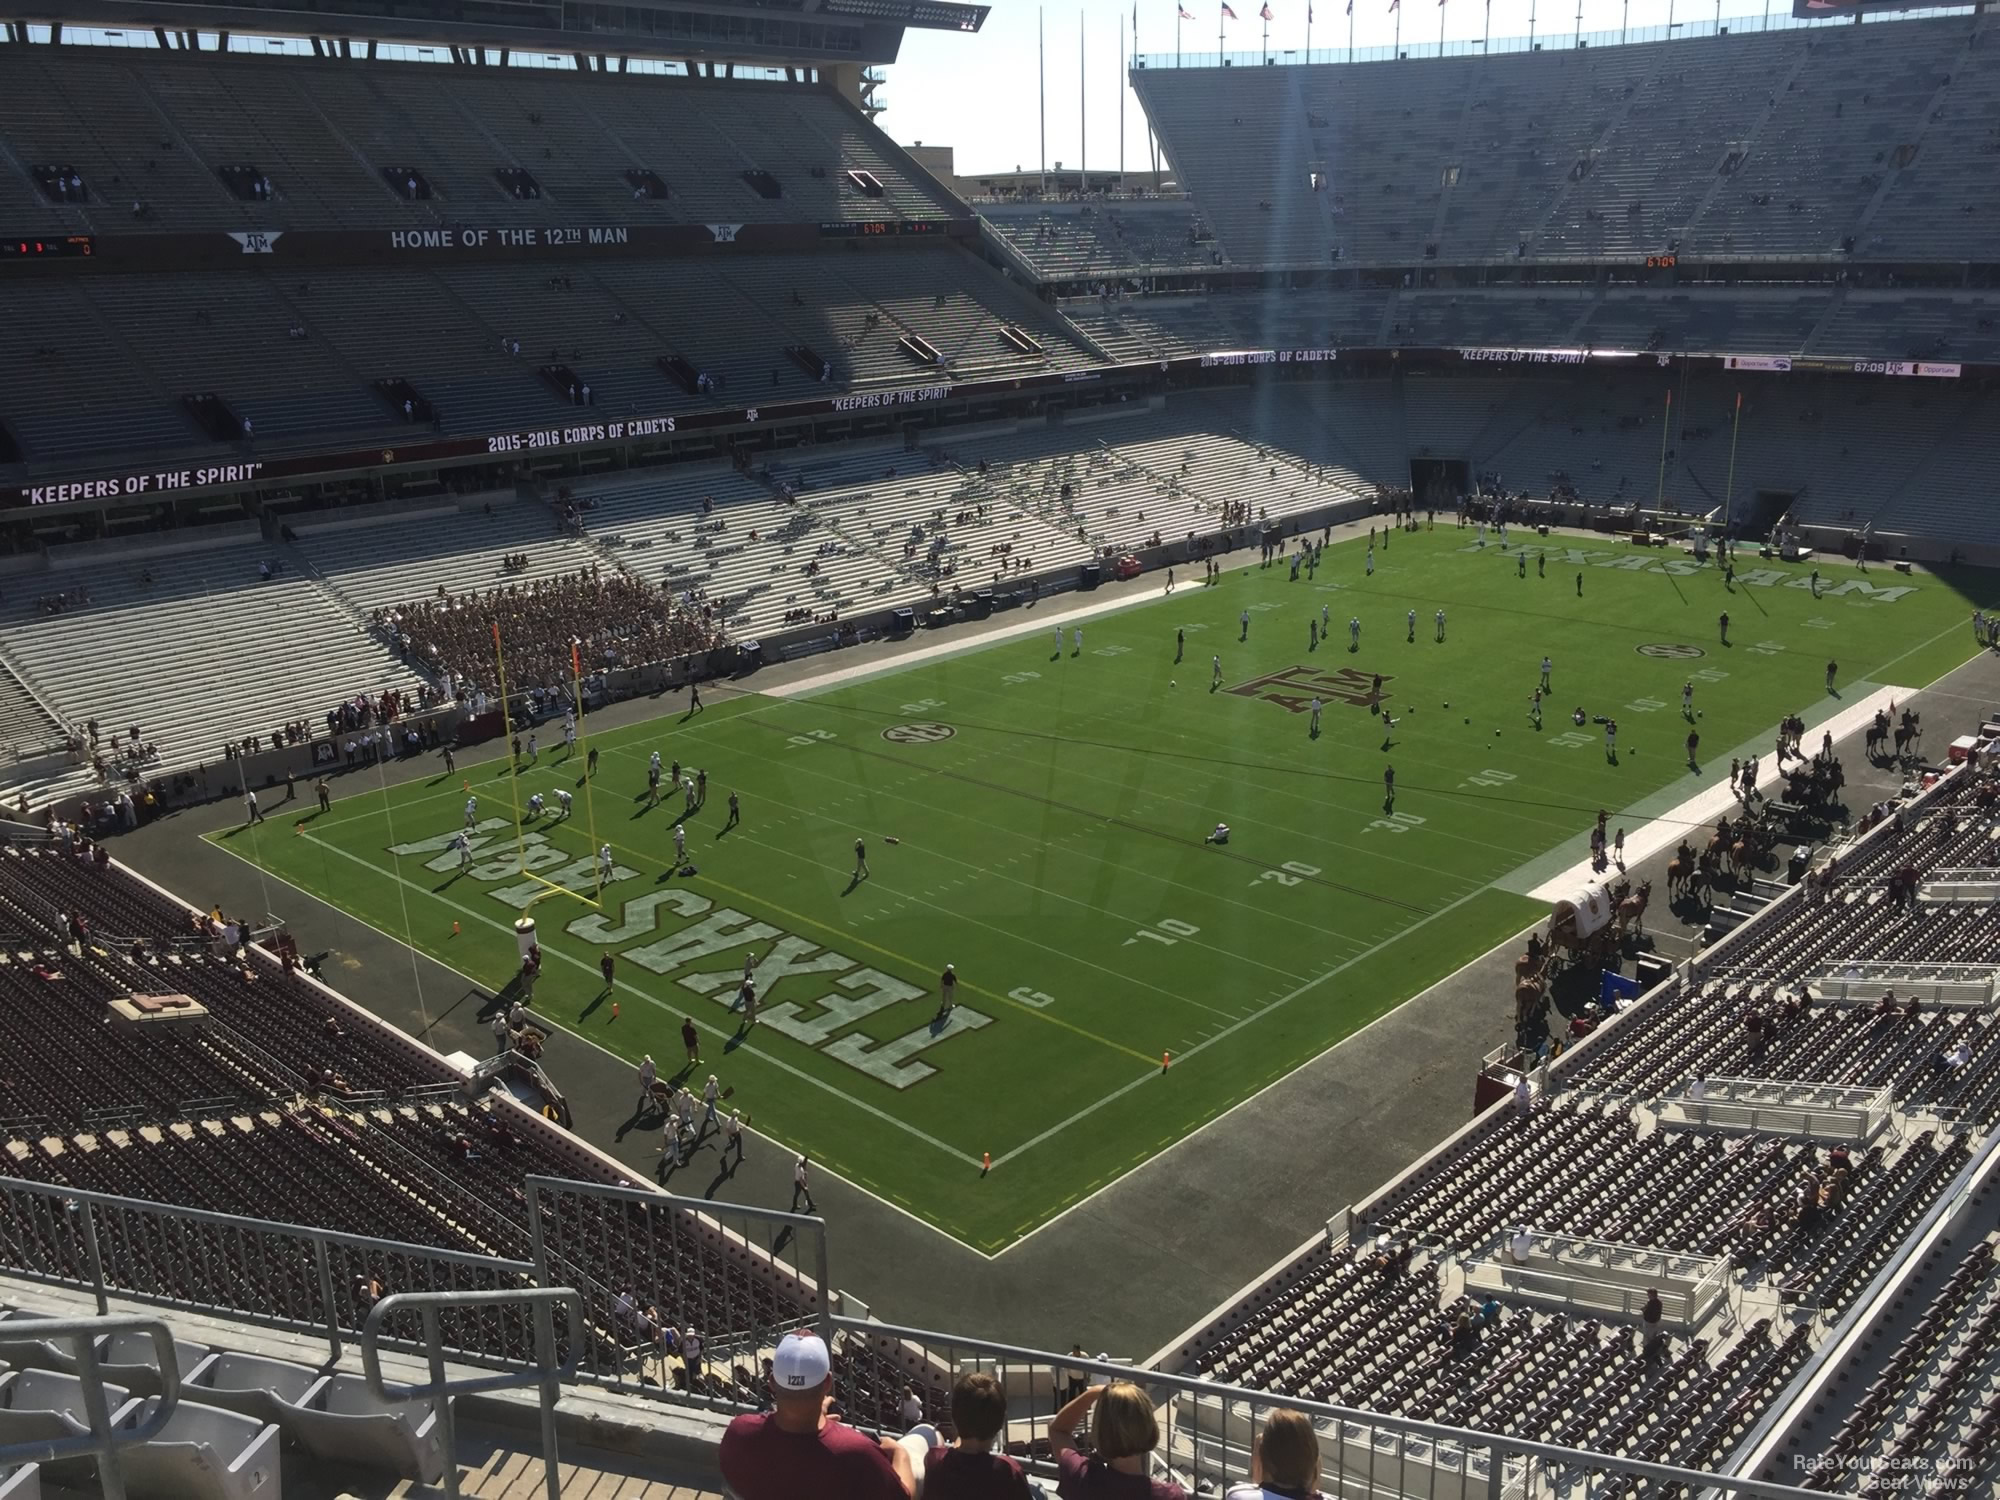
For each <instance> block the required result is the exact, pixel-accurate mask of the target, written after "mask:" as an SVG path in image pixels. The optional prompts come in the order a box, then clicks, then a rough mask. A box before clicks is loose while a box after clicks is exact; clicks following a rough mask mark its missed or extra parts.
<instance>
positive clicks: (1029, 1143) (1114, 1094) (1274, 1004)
mask: <svg viewBox="0 0 2000 1500" xmlns="http://www.w3.org/2000/svg"><path fill="white" fill-rule="evenodd" d="M1486 889H1487V887H1485V886H1481V887H1480V888H1479V890H1477V891H1469V892H1467V893H1466V894H1465V895H1463V896H1460V897H1459V898H1458V899H1457V900H1456V901H1454V902H1452V903H1451V904H1450V905H1449V906H1440V907H1439V908H1438V909H1437V910H1436V911H1434V912H1432V913H1431V914H1430V915H1429V916H1427V917H1419V918H1418V919H1417V920H1416V921H1414V922H1412V923H1411V924H1410V925H1409V926H1408V927H1406V928H1404V929H1403V930H1402V931H1401V932H1398V933H1395V934H1393V935H1391V936H1389V937H1386V938H1384V939H1383V940H1382V941H1381V942H1379V943H1377V944H1376V945H1375V946H1374V947H1373V948H1370V949H1368V950H1367V951H1366V952H1363V953H1358V954H1356V955H1355V956H1354V957H1353V958H1350V959H1348V960H1347V962H1345V963H1342V964H1336V965H1334V967H1332V968H1331V969H1328V970H1327V971H1326V972H1325V973H1324V974H1321V975H1320V976H1318V977H1317V978H1315V979H1308V980H1307V981H1306V982H1305V983H1304V984H1302V985H1300V986H1299V987H1298V988H1297V989H1295V990H1293V991H1291V992H1290V993H1289V994H1285V995H1280V996H1279V997H1278V998H1277V999H1276V1000H1273V1001H1271V1002H1270V1003H1269V1004H1268V1005H1265V1006H1262V1007H1260V1008H1259V1009H1257V1010H1253V1011H1251V1012H1250V1014H1249V1015H1247V1016H1244V1017H1243V1018H1242V1019H1241V1020H1238V1021H1235V1022H1232V1023H1231V1024H1230V1025H1228V1026H1225V1027H1223V1029H1222V1030H1220V1031H1218V1032H1217V1033H1216V1034H1215V1035H1214V1036H1212V1037H1207V1038H1205V1039H1203V1040H1202V1041H1199V1042H1196V1043H1195V1044H1194V1045H1193V1046H1192V1047H1190V1048H1188V1050H1187V1051H1186V1052H1184V1053H1182V1054H1181V1056H1180V1057H1178V1058H1176V1059H1175V1062H1176V1063H1177V1064H1178V1063H1185V1062H1186V1061H1187V1060H1188V1059H1189V1058H1191V1057H1193V1056H1195V1055H1196V1054H1197V1053H1200V1052H1201V1051H1203V1050H1204V1049H1206V1048H1208V1047H1212V1046H1214V1045H1215V1044H1216V1043H1217V1042H1220V1041H1223V1040H1225V1039H1226V1038H1228V1037H1231V1036H1234V1035H1235V1034H1236V1033H1237V1032H1239V1031H1241V1030H1242V1029H1243V1028H1244V1027H1245V1026H1248V1025H1249V1024H1250V1023H1251V1022H1253V1021H1261V1020H1262V1019H1263V1018H1264V1017H1265V1016H1268V1015H1270V1014H1271V1012H1272V1011H1274V1010H1278V1009H1280V1008H1281V1007H1283V1006H1287V1005H1290V1004H1291V1003H1292V1002H1293V1001H1294V1000H1296V999H1298V998H1299V996H1301V995H1304V994H1308V993H1310V992H1311V991H1313V990H1316V989H1318V988H1319V987H1320V986H1321V985H1322V984H1325V983H1326V982H1327V980H1329V979H1332V978H1335V977H1336V976H1338V975H1340V974H1343V973H1345V972H1346V971H1347V970H1349V969H1351V968H1353V967H1354V966H1355V965H1356V964H1358V963H1361V962H1363V961H1364V960H1366V959H1369V958H1372V957H1374V956H1375V955H1376V954H1377V953H1379V952H1381V951H1382V950H1383V949H1384V948H1386V947H1388V946H1389V945H1390V944H1391V943H1394V942H1399V941H1400V940H1402V939H1403V938H1406V937H1408V936H1409V935H1410V934H1411V933H1413V932H1415V931H1416V930H1417V929H1418V928H1419V927H1422V926H1425V925H1426V924H1428V923H1431V922H1435V921H1436V920H1437V919H1438V918H1439V917H1442V916H1446V915H1449V914H1450V913H1451V912H1454V911H1456V910H1458V908H1459V907H1461V906H1463V905H1465V903H1466V902H1468V901H1470V900H1471V899H1472V898H1473V897H1474V896H1477V895H1479V894H1480V893H1481V892H1482V891H1484V890H1486ZM1310 1060H1311V1059H1307V1061H1310ZM1300 1066H1301V1067H1303V1066H1304V1064H1303V1063H1301V1064H1300ZM1158 1073H1159V1070H1158V1069H1157V1068H1154V1069H1150V1070H1148V1071H1147V1072H1145V1073H1142V1074H1140V1075H1139V1076H1138V1077H1137V1078H1134V1079H1133V1080H1132V1081H1131V1082H1130V1083H1127V1084H1124V1085H1122V1086H1120V1087H1119V1088H1115V1089H1113V1090H1112V1091H1111V1092H1110V1093H1108V1094H1106V1095H1105V1096H1104V1097H1103V1098H1102V1099H1099V1100H1098V1101H1097V1102H1096V1103H1094V1104H1086V1105H1085V1106H1084V1107H1083V1108H1082V1109H1080V1110H1078V1111H1077V1112H1076V1113H1075V1114H1073V1115H1071V1116H1070V1117H1069V1118H1068V1119H1066V1120H1059V1121H1058V1122H1056V1123H1055V1124H1054V1125H1051V1126H1050V1127H1049V1128H1048V1129H1047V1130H1044V1131H1043V1132H1042V1133H1041V1134H1040V1135H1037V1136H1034V1137H1032V1138H1031V1139H1029V1140H1026V1141H1023V1142H1022V1143H1021V1144H1020V1145H1018V1146H1016V1147H1015V1148H1014V1149H1013V1150H1012V1151H1006V1152H1002V1153H1001V1154H1000V1155H999V1156H996V1157H994V1158H993V1165H994V1166H996V1167H1004V1166H1005V1165H1006V1164H1007V1163H1008V1162H1010V1161H1012V1160H1013V1159H1014V1158H1015V1157H1017V1156H1019V1155H1021V1154H1022V1153H1023V1152H1026V1151H1032V1150H1034V1148H1035V1147H1037V1146H1039V1145H1041V1144H1042V1143H1043V1142H1044V1141H1047V1140H1050V1139H1052V1138H1054V1137H1055V1136H1058V1135H1061V1134H1062V1133H1063V1132H1064V1131H1065V1130H1068V1129H1069V1128H1070V1126H1072V1125H1074V1124H1076V1123H1077V1122H1079V1121H1081V1120H1087V1119H1089V1118H1090V1116H1092V1115H1094V1114H1096V1113H1097V1112H1098V1111H1099V1110H1100V1109H1103V1108H1104V1107H1105V1105H1107V1104H1115V1103H1117V1102H1118V1100H1120V1099H1122V1098H1124V1097H1125V1095H1127V1094H1129V1093H1131V1092H1132V1090H1134V1089H1136V1088H1137V1087H1138V1086H1139V1085H1140V1084H1142V1083H1145V1082H1147V1081H1148V1080H1150V1079H1152V1078H1154V1077H1156V1076H1157V1075H1158Z"/></svg>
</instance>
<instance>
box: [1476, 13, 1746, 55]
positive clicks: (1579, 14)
mask: <svg viewBox="0 0 2000 1500" xmlns="http://www.w3.org/2000/svg"><path fill="white" fill-rule="evenodd" d="M1577 3H1578V4H1579V5H1581V4H1582V3H1583V0H1577ZM1721 3H1722V0H1716V4H1718V5H1720V4H1721ZM1577 14H1578V15H1581V14H1582V12H1581V11H1578V12H1577ZM1438 56H1439V57H1443V56H1444V0H1438Z"/></svg>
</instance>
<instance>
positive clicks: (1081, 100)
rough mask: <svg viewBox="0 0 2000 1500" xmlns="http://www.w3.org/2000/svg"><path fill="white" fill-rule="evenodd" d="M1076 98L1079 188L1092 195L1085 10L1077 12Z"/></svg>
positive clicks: (1077, 180) (1083, 192)
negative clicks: (1084, 26)
mask: <svg viewBox="0 0 2000 1500" xmlns="http://www.w3.org/2000/svg"><path fill="white" fill-rule="evenodd" d="M1076 99H1077V104H1076V108H1077V123H1078V126H1079V128H1080V129H1081V130H1082V132H1083V139H1082V140H1081V141H1080V142H1078V143H1077V148H1076V149H1077V153H1078V155H1079V156H1080V157H1081V158H1082V159H1081V160H1079V161H1078V162H1077V164H1076V185H1077V190H1078V191H1079V192H1081V193H1082V194H1083V196H1084V197H1086V198H1088V197H1089V196H1090V74H1089V73H1088V72H1086V71H1085V69H1084V48H1083V11H1082V10H1081V9H1078V11H1077V13H1076Z"/></svg>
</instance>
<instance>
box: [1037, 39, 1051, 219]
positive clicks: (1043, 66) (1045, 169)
mask: <svg viewBox="0 0 2000 1500" xmlns="http://www.w3.org/2000/svg"><path fill="white" fill-rule="evenodd" d="M1035 37H1036V41H1035V45H1036V47H1037V48H1038V49H1039V51H1040V61H1039V66H1038V69H1037V73H1038V76H1039V78H1040V86H1041V111H1042V196H1043V197H1047V196H1048V191H1049V13H1048V7H1047V6H1043V7H1042V8H1041V9H1039V10H1037V11H1036V12H1035Z"/></svg>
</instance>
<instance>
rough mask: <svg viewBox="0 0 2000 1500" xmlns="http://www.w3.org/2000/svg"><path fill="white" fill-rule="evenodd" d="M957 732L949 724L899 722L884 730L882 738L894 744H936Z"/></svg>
mask: <svg viewBox="0 0 2000 1500" xmlns="http://www.w3.org/2000/svg"><path fill="white" fill-rule="evenodd" d="M957 733H958V731H957V730H956V729H953V728H952V727H951V726H950V725H949V724H897V725H894V726H893V727H891V728H888V729H885V730H883V731H882V738H883V739H885V740H887V741H888V742H889V743H890V744H892V745H934V744H936V743H937V742H938V741H939V740H948V739H950V738H951V737H952V736H953V735H955V734H957Z"/></svg>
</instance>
